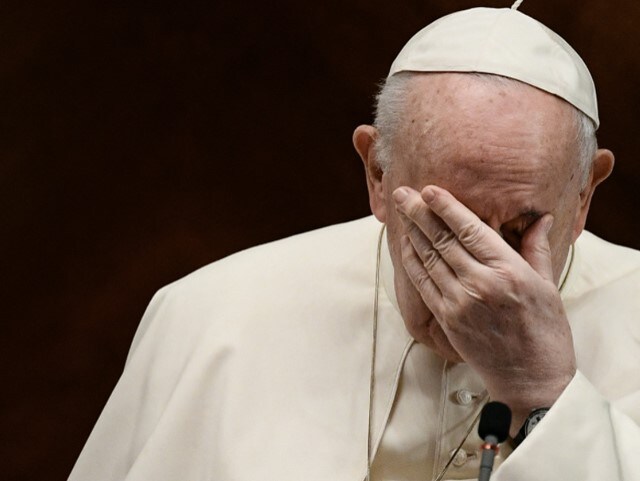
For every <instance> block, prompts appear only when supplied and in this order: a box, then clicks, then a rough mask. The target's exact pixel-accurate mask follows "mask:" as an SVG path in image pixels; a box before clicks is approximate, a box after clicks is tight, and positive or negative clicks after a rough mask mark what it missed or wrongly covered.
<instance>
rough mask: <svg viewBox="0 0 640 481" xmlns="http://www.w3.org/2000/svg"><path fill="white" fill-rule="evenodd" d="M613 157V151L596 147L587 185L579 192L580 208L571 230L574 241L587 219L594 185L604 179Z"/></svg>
mask: <svg viewBox="0 0 640 481" xmlns="http://www.w3.org/2000/svg"><path fill="white" fill-rule="evenodd" d="M614 162H615V158H614V156H613V153H612V152H611V151H610V150H607V149H598V150H597V151H596V155H595V157H594V159H593V163H592V164H591V172H590V173H589V179H588V182H587V185H586V186H585V187H584V189H582V192H580V208H579V210H578V213H577V219H576V224H575V227H574V232H573V240H574V241H575V240H576V239H577V238H578V236H579V235H580V233H581V232H582V230H583V229H584V225H585V223H586V221H587V214H588V213H589V207H590V206H591V199H592V198H593V193H594V192H595V190H596V187H597V186H598V185H600V184H601V183H602V182H603V181H605V180H606V178H607V177H609V175H611V171H612V170H613V165H614Z"/></svg>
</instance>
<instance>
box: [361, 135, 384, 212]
mask: <svg viewBox="0 0 640 481" xmlns="http://www.w3.org/2000/svg"><path fill="white" fill-rule="evenodd" d="M377 138H378V131H377V130H376V129H375V127H373V126H371V125H360V126H358V127H357V128H356V130H355V131H354V132H353V146H354V147H355V149H356V152H358V155H359V156H360V159H362V163H363V164H364V169H365V174H366V178H367V190H368V191H369V206H370V207H371V212H372V213H373V215H375V216H376V218H377V219H378V220H379V221H380V222H386V220H387V212H386V205H385V196H384V188H383V185H382V179H383V177H384V172H383V171H382V169H381V168H380V165H379V164H378V160H377V158H376V149H375V142H376V139H377Z"/></svg>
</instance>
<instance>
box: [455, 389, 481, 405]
mask: <svg viewBox="0 0 640 481" xmlns="http://www.w3.org/2000/svg"><path fill="white" fill-rule="evenodd" d="M477 398H478V395H477V394H476V393H474V392H471V391H469V390H467V389H460V390H459V391H456V395H455V399H456V402H457V403H458V404H462V405H463V406H466V405H468V404H471V403H472V402H473V401H474V400H475V399H477Z"/></svg>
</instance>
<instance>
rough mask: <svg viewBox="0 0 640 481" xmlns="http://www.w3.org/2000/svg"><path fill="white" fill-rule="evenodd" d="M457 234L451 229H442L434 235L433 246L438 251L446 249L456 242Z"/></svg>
mask: <svg viewBox="0 0 640 481" xmlns="http://www.w3.org/2000/svg"><path fill="white" fill-rule="evenodd" d="M455 240H456V236H455V234H454V233H453V232H451V231H450V230H449V229H440V230H438V231H437V232H436V233H435V234H434V235H433V239H432V241H431V243H432V245H433V247H434V248H435V249H436V250H438V251H441V252H442V251H445V250H447V249H448V248H449V247H451V244H452V243H453V242H455Z"/></svg>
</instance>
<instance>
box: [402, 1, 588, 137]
mask: <svg viewBox="0 0 640 481" xmlns="http://www.w3.org/2000/svg"><path fill="white" fill-rule="evenodd" d="M516 5H518V2H516ZM398 72H482V73H489V74H497V75H502V76H504V77H510V78H513V79H516V80H520V81H521V82H525V83H527V84H529V85H533V86H534V87H537V88H539V89H542V90H544V91H546V92H549V93H552V94H554V95H557V96H558V97H560V98H563V99H564V100H566V101H567V102H569V103H570V104H572V105H573V106H575V107H576V108H578V109H579V110H581V111H582V112H584V113H585V114H586V115H587V116H589V117H590V118H591V119H592V120H593V121H594V122H595V124H596V128H597V127H598V126H599V125H600V121H599V119H598V100H597V98H596V89H595V85H594V83H593V79H592V78H591V74H590V73H589V69H587V66H586V65H585V63H584V62H583V61H582V59H581V58H580V56H579V55H578V54H577V53H576V51H575V50H573V48H571V46H570V45H569V44H568V43H567V42H565V41H564V40H563V39H562V38H561V37H560V36H559V35H558V34H556V33H555V32H553V31H552V30H550V29H549V28H547V27H545V26H544V25H543V24H541V23H540V22H538V21H537V20H534V19H533V18H531V17H528V16H527V15H525V14H523V13H521V12H519V11H518V10H516V9H515V8H472V9H470V10H463V11H461V12H456V13H453V14H451V15H447V16H445V17H442V18H440V19H438V20H436V21H435V22H433V23H431V24H430V25H428V26H426V27H425V28H423V29H422V30H420V31H419V32H418V33H417V34H415V35H414V36H413V38H411V40H409V42H407V44H406V45H405V46H404V47H403V49H402V50H401V51H400V53H399V54H398V56H397V57H396V59H395V60H394V62H393V64H392V65H391V71H390V72H389V77H390V76H392V75H394V74H396V73H398Z"/></svg>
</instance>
